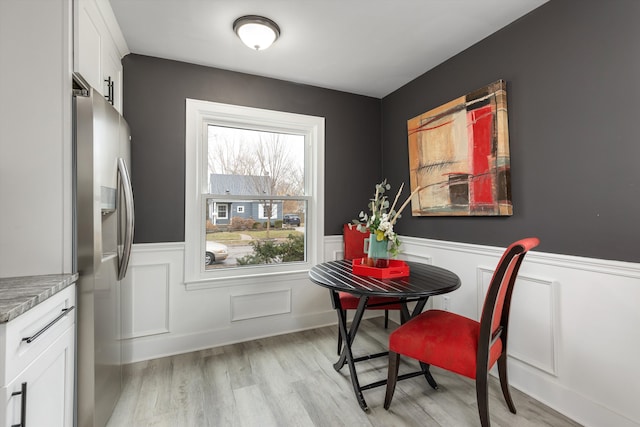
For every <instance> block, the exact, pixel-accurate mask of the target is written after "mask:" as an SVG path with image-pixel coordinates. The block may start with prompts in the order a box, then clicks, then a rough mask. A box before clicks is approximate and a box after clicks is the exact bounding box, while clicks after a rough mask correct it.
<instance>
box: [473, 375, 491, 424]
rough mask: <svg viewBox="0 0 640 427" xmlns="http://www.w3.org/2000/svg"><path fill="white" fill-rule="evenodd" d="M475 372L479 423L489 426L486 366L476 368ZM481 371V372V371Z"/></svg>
mask: <svg viewBox="0 0 640 427" xmlns="http://www.w3.org/2000/svg"><path fill="white" fill-rule="evenodd" d="M478 371H479V372H478V373H477V374H476V399H477V400H478V413H479V414H480V425H481V426H482V427H490V426H491V420H490V419H489V382H488V381H489V378H488V374H489V372H488V370H487V368H485V369H484V370H483V369H478ZM481 371H483V372H481Z"/></svg>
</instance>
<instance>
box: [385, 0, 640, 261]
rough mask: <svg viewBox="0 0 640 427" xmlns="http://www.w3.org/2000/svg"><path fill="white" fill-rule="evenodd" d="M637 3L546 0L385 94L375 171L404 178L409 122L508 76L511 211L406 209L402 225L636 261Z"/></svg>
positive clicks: (416, 231)
mask: <svg viewBox="0 0 640 427" xmlns="http://www.w3.org/2000/svg"><path fill="white" fill-rule="evenodd" d="M639 23H640V1H637V0H612V1H601V0H589V1H584V0H552V1H551V2H549V3H547V4H545V5H543V6H542V7H541V8H538V9H537V10H535V11H533V12H532V13H530V14H529V15H527V16H525V17H523V18H522V19H520V20H519V21H516V22H515V23H513V24H511V25H510V26H508V27H506V28H505V29H503V30H501V31H499V32H498V33H495V34H494V35H492V36H490V37H489V38H487V39H485V40H483V41H482V42H480V43H478V44H477V45H475V46H473V47H471V48H469V49H468V50H466V51H464V52H463V53H461V54H459V55H457V56H455V57H454V58H452V59H450V60H449V61H447V62H445V63H443V64H441V65H440V66H438V67H437V68H435V69H433V70H431V71H429V72H427V73H426V74H424V75H423V76H421V77H420V78H418V79H416V80H415V81H413V82H411V83H410V84H407V85H406V86H404V87H402V88H401V89H399V90H397V91H395V92H394V93H392V94H391V95H389V96H387V97H385V98H384V99H383V102H382V108H383V112H382V117H383V172H384V176H386V177H387V178H388V179H389V180H390V181H391V182H392V183H397V182H402V181H405V182H409V171H408V160H407V159H408V153H407V130H406V124H407V120H408V119H410V118H412V117H415V116H416V115H418V114H420V113H423V112H425V111H428V110H430V109H431V108H433V107H436V106H438V105H440V104H442V103H444V102H447V101H450V100H452V99H453V98H456V97H458V96H460V95H463V94H466V93H468V92H470V91H472V90H474V89H477V88H480V87H482V86H484V85H486V84H488V83H490V82H493V81H495V80H498V79H504V80H506V81H507V91H508V110H509V136H510V148H511V182H512V194H513V211H514V214H513V216H511V217H500V218H498V217H495V218H481V217H474V218H457V217H456V218H454V217H415V218H412V217H411V216H410V214H405V216H404V217H403V218H402V219H401V220H400V222H399V224H398V227H397V231H398V232H400V233H401V234H405V235H410V236H416V237H425V238H433V239H441V240H448V241H459V242H470V243H478V244H488V245H498V246H506V245H507V244H508V243H510V242H511V241H513V240H516V239H518V238H521V237H526V236H530V235H531V236H538V237H540V239H541V245H540V247H539V250H540V251H544V252H553V253H561V254H572V255H579V256H587V257H595V258H602V259H615V260H625V261H634V262H638V261H640V249H638V242H639V241H640V222H639V218H640V164H639V162H640V142H639V141H638V139H639V137H638V135H639V130H638V123H639V122H640V108H639V107H638V100H640V55H639V52H640V25H639Z"/></svg>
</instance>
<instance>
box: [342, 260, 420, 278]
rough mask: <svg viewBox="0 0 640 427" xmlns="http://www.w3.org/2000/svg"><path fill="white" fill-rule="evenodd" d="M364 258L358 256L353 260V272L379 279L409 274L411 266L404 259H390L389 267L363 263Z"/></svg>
mask: <svg viewBox="0 0 640 427" xmlns="http://www.w3.org/2000/svg"><path fill="white" fill-rule="evenodd" d="M363 260H364V258H356V259H354V260H353V261H352V264H351V265H352V269H353V274H357V275H359V276H369V277H375V278H377V279H390V278H393V277H405V276H408V275H409V266H408V265H407V263H405V262H404V261H400V260H397V259H390V260H389V267H387V268H377V267H369V266H368V265H366V264H362V261H363Z"/></svg>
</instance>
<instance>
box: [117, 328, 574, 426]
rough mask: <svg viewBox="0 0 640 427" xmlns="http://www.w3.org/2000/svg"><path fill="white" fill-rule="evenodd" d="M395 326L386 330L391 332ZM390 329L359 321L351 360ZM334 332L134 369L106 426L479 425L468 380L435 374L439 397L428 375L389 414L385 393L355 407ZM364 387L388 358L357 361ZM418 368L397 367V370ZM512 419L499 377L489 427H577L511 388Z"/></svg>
mask: <svg viewBox="0 0 640 427" xmlns="http://www.w3.org/2000/svg"><path fill="white" fill-rule="evenodd" d="M392 327H393V326H390V328H392ZM389 331H390V329H384V327H383V318H382V317H380V318H374V319H369V320H365V321H363V322H362V324H361V326H360V331H359V332H358V336H357V338H356V340H355V342H354V345H353V349H354V354H355V355H360V354H365V353H371V352H379V351H384V348H385V346H386V342H387V336H388V333H389ZM336 345H337V342H336V327H335V326H334V327H324V328H318V329H312V330H308V331H302V332H297V333H294V334H287V335H281V336H276V337H270V338H264V339H260V340H255V341H250V342H245V343H239V344H234V345H228V346H223V347H218V348H215V349H208V350H203V351H198V352H193V353H187V354H181V355H177V356H172V357H165V358H162V359H156V360H150V361H145V362H140V363H134V364H131V365H128V366H126V367H125V385H124V390H123V393H122V396H121V397H120V400H119V401H118V404H117V406H116V408H115V410H114V413H113V415H112V416H111V419H110V420H109V423H108V424H107V427H125V426H126V427H131V426H135V427H164V426H167V427H168V426H171V427H219V426H224V427H228V426H230V427H256V426H260V427H268V426H274V427H275V426H277V427H284V426H295V427H305V426H309V427H325V426H326V427H336V426H345V427H352V426H363V427H369V426H370V427H387V426H394V427H413V426H434V427H461V426H463V427H464V426H479V425H480V421H479V418H478V409H477V405H476V397H475V385H474V382H473V381H472V380H469V379H468V378H463V377H461V376H459V375H456V374H452V373H450V372H447V371H444V370H441V369H438V368H435V367H433V368H432V373H433V376H434V377H435V378H436V381H438V385H439V388H438V390H433V389H432V388H431V387H429V385H428V384H427V382H426V381H425V379H424V377H416V378H412V379H408V380H403V381H399V382H398V385H397V387H396V392H395V395H394V398H393V401H392V403H391V407H390V408H389V410H388V411H387V410H385V409H384V408H383V407H382V404H383V401H384V392H385V388H384V387H378V388H374V389H371V390H367V391H365V392H364V396H365V399H366V400H367V403H368V405H369V411H367V412H364V411H362V410H361V409H360V407H359V406H358V403H357V401H356V398H355V396H354V394H353V390H352V388H351V381H350V378H349V372H348V368H347V366H345V367H343V368H342V370H341V371H339V372H336V371H335V369H333V363H334V362H335V361H336V360H337V358H338V356H337V355H336ZM357 368H358V377H359V379H360V382H361V384H367V383H369V382H372V381H375V380H378V379H381V378H384V377H385V376H386V371H387V359H386V357H382V358H378V359H372V360H368V361H363V362H360V363H358V364H357ZM416 369H418V365H417V363H415V362H414V361H410V360H405V359H402V360H401V366H400V372H401V373H402V372H410V371H413V370H416ZM511 392H512V397H513V400H514V402H515V405H516V408H517V410H518V413H517V415H514V414H511V413H510V412H509V410H508V408H507V406H506V404H505V403H504V400H503V398H502V393H501V391H500V385H499V383H498V381H497V380H496V379H495V378H491V379H490V382H489V394H490V400H489V407H490V413H491V422H492V426H493V427H535V426H553V427H576V426H579V424H577V423H575V422H573V421H571V420H569V419H568V418H566V417H564V416H562V415H561V414H559V413H558V412H556V411H554V410H552V409H551V408H549V407H547V406H545V405H543V404H541V403H540V402H537V401H536V400H534V399H532V398H531V397H529V396H527V395H525V394H523V393H521V392H519V391H518V390H515V389H513V388H512V390H511Z"/></svg>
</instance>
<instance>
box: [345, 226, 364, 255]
mask: <svg viewBox="0 0 640 427" xmlns="http://www.w3.org/2000/svg"><path fill="white" fill-rule="evenodd" d="M343 228H344V230H343V233H342V238H343V240H344V259H356V258H362V257H364V255H365V253H364V239H366V238H367V237H369V233H362V232H360V231H358V230H357V229H356V226H355V225H353V224H345V225H344V227H343Z"/></svg>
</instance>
